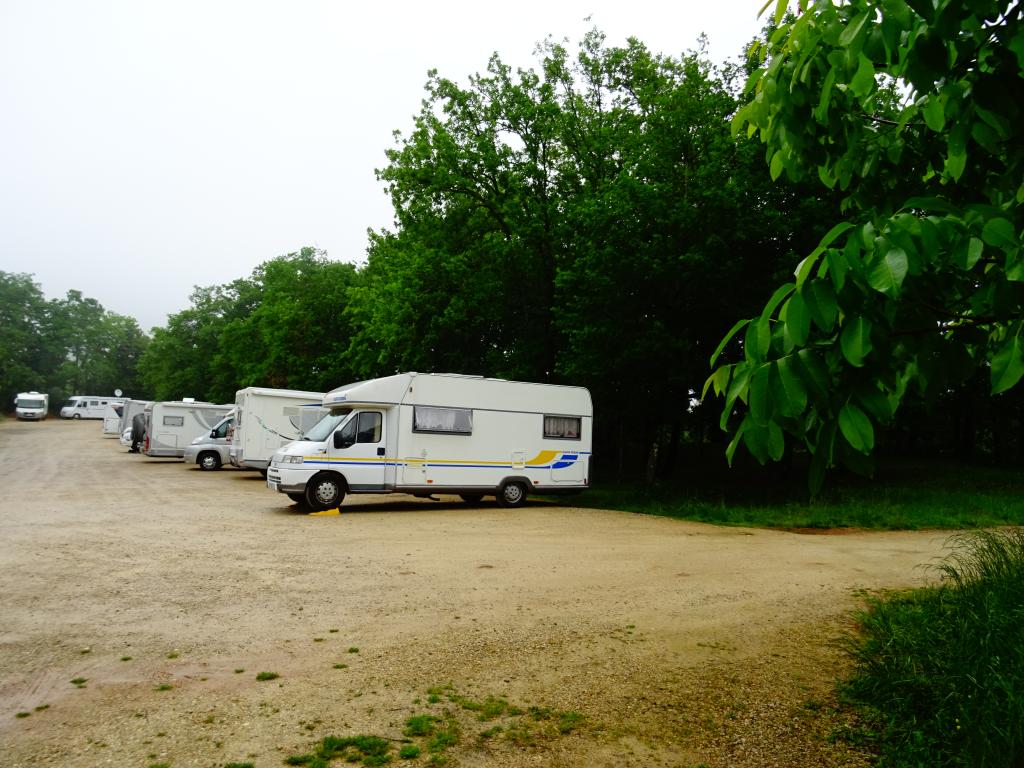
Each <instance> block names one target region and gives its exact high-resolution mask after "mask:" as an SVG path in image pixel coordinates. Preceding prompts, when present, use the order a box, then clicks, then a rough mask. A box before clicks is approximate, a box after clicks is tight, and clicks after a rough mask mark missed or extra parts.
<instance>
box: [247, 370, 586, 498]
mask: <svg viewBox="0 0 1024 768" xmlns="http://www.w3.org/2000/svg"><path fill="white" fill-rule="evenodd" d="M323 404H324V407H325V408H328V409H329V410H330V413H329V414H328V415H327V416H325V417H324V419H323V420H322V421H321V422H320V423H319V424H317V425H316V426H315V427H313V429H311V430H310V431H309V432H307V433H306V436H305V438H304V439H303V440H301V441H297V442H294V443H291V444H289V445H287V446H285V447H284V448H283V449H282V450H281V451H280V452H279V453H277V454H275V455H274V457H273V461H272V462H271V465H270V470H269V472H268V474H267V485H268V487H270V488H271V489H273V490H275V491H279V492H281V493H285V494H287V495H288V497H289V498H290V499H292V500H293V501H297V502H300V503H304V504H306V505H307V506H308V507H310V508H312V509H315V510H324V509H333V508H334V507H337V506H338V505H339V504H340V503H341V501H342V499H343V498H344V496H345V494H346V493H390V492H398V493H411V494H414V495H417V496H425V495H430V494H431V493H455V494H458V495H460V496H461V497H462V498H463V499H465V500H466V501H470V502H475V501H479V500H480V499H481V498H482V497H483V496H484V495H489V494H494V495H495V496H497V500H498V503H499V504H500V505H502V506H505V507H518V506H520V505H522V504H523V503H524V502H525V501H526V497H527V494H529V493H534V492H536V493H545V494H549V493H559V492H566V491H573V490H581V489H583V488H586V487H587V485H588V482H589V478H590V455H591V428H592V421H593V406H592V404H591V401H590V392H588V391H587V390H586V389H584V388H582V387H564V386H555V385H550V384H530V383H526V382H519V381H504V380H502V379H485V378H481V377H477V376H459V375H456V374H417V373H402V374H398V375H395V376H387V377H385V378H381V379H372V380H370V381H363V382H358V383H355V384H349V385H346V386H344V387H339V388H338V389H335V390H332V391H330V392H328V393H327V394H326V395H324V400H323Z"/></svg>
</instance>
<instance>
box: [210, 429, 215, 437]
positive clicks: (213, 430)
mask: <svg viewBox="0 0 1024 768" xmlns="http://www.w3.org/2000/svg"><path fill="white" fill-rule="evenodd" d="M216 436H217V430H216V429H211V430H210V437H216Z"/></svg>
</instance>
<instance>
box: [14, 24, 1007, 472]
mask: <svg viewBox="0 0 1024 768" xmlns="http://www.w3.org/2000/svg"><path fill="white" fill-rule="evenodd" d="M747 74H748V72H746V71H745V70H744V68H743V67H742V66H726V67H724V68H718V67H715V66H713V65H712V64H711V63H709V62H708V61H707V59H706V57H705V56H704V55H703V53H701V52H694V53H690V54H687V55H685V56H683V57H681V58H678V59H677V58H671V57H666V56H660V55H654V54H652V53H651V52H649V51H648V50H647V49H646V48H645V47H644V46H643V45H642V44H640V43H639V42H636V41H631V42H630V43H629V44H628V45H627V46H625V47H621V48H618V47H606V46H605V43H604V38H603V36H602V35H601V34H600V33H599V32H597V31H595V32H593V33H591V34H590V35H588V36H587V37H586V38H585V40H584V41H583V42H582V43H581V45H580V48H579V50H578V52H577V53H576V54H575V55H574V56H570V55H569V53H568V52H567V51H566V49H565V48H564V47H562V46H561V45H559V44H556V43H553V42H551V41H548V42H547V43H546V44H545V45H543V46H542V48H541V50H540V53H539V61H538V67H537V69H531V70H527V71H523V70H518V71H513V70H512V69H511V68H510V67H508V66H507V65H505V64H504V63H503V62H502V61H501V60H500V59H499V58H498V57H497V56H495V57H493V58H492V59H491V61H490V62H489V64H488V67H487V71H486V73H484V74H479V75H476V76H474V77H471V78H469V81H468V85H466V86H462V85H459V84H457V83H456V82H454V81H451V80H448V79H445V78H443V77H440V76H438V75H437V74H436V73H432V74H431V76H430V78H429V81H428V83H427V86H426V97H425V100H424V103H423V108H422V111H421V113H420V114H419V116H418V117H417V118H416V120H415V124H414V126H413V128H412V130H411V131H410V132H409V133H408V134H397V135H396V136H397V139H396V144H395V146H394V148H392V149H391V150H389V151H388V154H387V157H388V164H387V165H386V166H385V167H384V168H383V169H381V170H379V171H378V178H379V180H380V181H381V182H383V183H384V184H385V185H386V189H387V191H388V192H389V194H390V195H391V198H392V201H393V204H394V211H395V225H394V227H393V229H390V230H382V231H378V232H371V233H370V238H371V241H370V247H369V253H368V260H367V262H366V264H365V266H363V267H361V268H359V269H357V268H356V267H354V266H352V265H351V264H346V263H341V262H337V261H331V260H329V259H328V258H327V254H325V253H324V252H322V251H318V250H315V249H312V248H303V249H302V250H300V251H298V252H296V253H290V254H288V255H285V256H281V257H279V258H276V259H273V260H270V261H268V262H266V263H264V264H262V265H261V266H260V267H258V268H257V269H256V270H255V271H254V272H253V273H252V275H250V276H249V277H246V278H241V279H238V280H235V281H234V282H231V283H228V284H226V285H219V286H211V287H203V288H197V289H196V290H195V292H194V293H193V295H192V297H191V306H189V307H188V308H187V309H185V310H183V311H181V312H179V313H177V314H175V315H172V316H171V317H170V318H169V320H168V323H167V326H166V327H165V328H157V329H154V333H153V338H152V340H150V341H149V343H148V345H147V344H146V343H145V342H146V339H145V337H143V336H142V334H141V333H138V328H137V326H135V324H134V322H131V321H127V320H126V319H125V318H117V316H110V315H106V314H105V313H103V312H102V309H100V308H99V307H98V305H97V309H98V311H99V312H100V316H103V317H107V318H108V320H107V321H106V322H107V324H111V323H113V324H114V325H116V324H117V323H116V322H114V321H115V320H116V321H117V322H121V323H129V324H130V325H131V327H132V328H134V335H132V336H131V338H132V345H133V346H131V350H132V351H131V354H129V355H127V356H124V360H125V361H126V365H130V366H133V367H131V369H130V371H129V370H128V369H126V368H117V367H116V365H114V364H112V366H113V368H114V370H116V372H117V374H119V375H121V376H122V378H121V379H120V380H118V382H117V384H118V386H120V387H121V388H123V389H126V391H128V390H131V391H134V392H139V393H144V394H146V395H147V396H151V397H154V398H156V399H177V398H180V397H182V396H194V397H197V398H204V399H208V400H212V401H216V402H227V401H232V400H233V399H234V393H235V391H236V390H237V389H239V388H240V387H245V386H253V385H262V386H270V387H285V388H297V389H311V390H318V391H325V390H328V389H331V388H333V387H336V386H339V385H340V384H343V383H347V382H350V381H356V380H361V379H367V378H372V377H376V376H381V375H387V374H390V373H394V372H396V371H403V370H415V371H421V372H431V371H438V372H458V373H466V374H480V375H487V376H495V377H502V378H513V379H520V380H528V381H544V382H562V383H572V384H577V385H583V386H586V387H588V388H589V389H590V391H591V392H592V394H593V397H594V405H595V411H596V414H597V417H596V419H595V425H596V429H597V434H596V435H595V437H596V440H595V443H596V445H595V455H596V457H597V459H596V461H595V466H596V467H597V471H599V472H600V474H601V475H603V476H604V477H612V476H615V477H622V478H625V477H647V478H648V479H651V478H653V477H655V476H658V475H661V476H665V477H668V476H673V475H675V474H676V472H677V470H678V469H679V468H680V467H685V466H687V465H689V464H690V463H691V462H693V461H694V457H695V456H697V455H703V456H705V457H708V459H709V460H710V461H712V462H713V463H715V464H717V465H721V464H723V463H724V460H723V459H722V451H721V442H722V438H723V435H722V433H721V432H720V430H719V428H718V419H719V410H720V405H719V404H711V405H709V406H708V407H701V406H700V405H699V404H698V402H697V398H698V397H699V395H700V392H701V389H702V387H703V384H704V381H705V380H706V378H707V376H708V374H709V357H710V355H711V353H712V351H713V350H714V349H715V347H716V345H717V343H718V342H719V340H720V339H721V338H722V336H723V335H724V333H725V332H726V331H727V330H728V329H729V327H730V326H732V325H733V323H734V322H735V321H736V319H737V318H741V317H749V316H751V315H752V314H757V313H759V312H760V308H761V307H762V306H763V305H764V302H765V300H766V298H767V296H768V295H769V294H770V293H771V291H772V289H773V287H774V286H776V285H778V284H779V283H780V282H782V281H784V280H785V279H786V278H787V276H789V275H791V274H792V270H793V268H794V266H795V264H796V263H797V262H798V261H799V260H800V258H801V257H802V256H803V255H806V254H807V253H808V252H809V251H811V250H812V249H813V248H814V246H815V245H816V244H817V242H818V241H819V240H820V238H821V237H822V235H823V234H824V231H823V227H824V226H825V225H826V224H827V223H828V222H830V221H832V220H834V219H835V212H836V208H837V199H838V198H836V197H829V196H828V194H829V193H827V192H826V193H825V195H823V194H822V189H823V188H822V187H819V186H814V187H811V186H806V187H804V186H800V185H797V184H792V183H788V182H785V181H784V180H782V179H780V180H779V181H777V182H772V181H771V179H770V177H769V173H768V168H767V166H766V163H765V157H764V149H763V146H762V145H761V144H760V143H759V142H757V141H756V140H754V139H749V138H747V137H746V136H745V135H740V136H733V135H732V132H731V130H730V120H731V118H732V117H733V115H734V114H735V112H736V110H737V108H738V106H739V104H740V101H739V99H740V92H741V89H742V84H743V81H744V79H745V78H746V76H747ZM339 215H341V214H340V213H339ZM8 277H10V276H8ZM21 277H22V278H23V277H24V276H21ZM70 299H71V297H70V295H69V302H70ZM77 301H78V303H79V304H83V303H87V302H88V301H89V300H84V302H83V300H81V298H80V297H77ZM93 304H95V302H93ZM6 305H7V303H6V302H5V306H6ZM75 325H76V327H77V328H79V329H80V330H81V329H84V328H86V327H87V325H88V324H87V323H76V324H75ZM62 349H63V351H61V350H56V348H55V353H54V354H56V357H51V358H48V359H49V363H47V365H49V366H50V367H49V368H45V367H44V368H39V367H35V368H33V370H44V369H45V370H53V371H57V370H62V371H64V373H63V374H62V376H63V378H62V379H60V381H61V384H62V385H63V384H65V382H72V381H73V382H74V383H75V386H76V387H78V388H79V389H89V388H90V387H91V388H94V389H97V391H107V390H109V388H110V387H109V386H105V387H104V388H103V389H102V390H100V389H99V387H100V382H101V381H102V382H104V383H106V382H107V381H113V379H109V380H108V379H102V380H101V379H100V378H87V377H86V374H85V373H84V371H85V370H89V371H91V370H92V369H91V368H90V367H89V366H90V365H91V364H93V362H94V361H93V360H92V358H91V357H90V355H91V351H90V352H89V353H88V354H86V353H84V352H83V349H84V347H78V348H76V350H75V351H74V352H73V353H72V352H69V351H68V350H69V347H67V346H65V347H63V348H62ZM96 349H99V347H96ZM90 350H92V348H91V347H90ZM110 354H114V353H113V352H111V353H110ZM61 355H63V357H62V356H61ZM117 359H118V360H120V359H121V358H117ZM136 361H137V363H138V365H137V368H135V367H134V365H135V363H136ZM118 364H120V363H118ZM29 367H30V368H32V366H29ZM74 371H79V372H81V373H82V375H81V377H80V378H77V379H73V380H72V379H69V378H68V376H69V375H70V373H72V372H74ZM136 373H137V375H138V379H135V378H134V376H135V374H136ZM55 375H56V374H55ZM90 375H91V374H90ZM97 375H98V374H97ZM112 375H114V372H113V371H112ZM4 376H5V378H4V385H5V387H7V388H8V389H10V387H12V386H13V387H15V388H17V387H20V386H23V384H22V383H21V382H27V381H28V379H26V378H25V377H21V378H18V377H12V376H8V374H7V372H6V369H5V372H4ZM115 378H116V376H115ZM15 381H17V382H18V383H17V384H16V386H15ZM138 383H141V386H136V385H137V384H138ZM947 399H948V401H949V403H950V405H951V408H950V409H948V410H947V411H946V413H947V414H950V415H951V416H950V417H947V416H940V417H939V418H933V417H928V418H927V419H926V418H924V417H922V416H921V415H920V414H917V413H913V412H911V413H908V414H907V418H906V419H905V420H904V421H903V422H901V423H900V424H898V425H897V427H896V429H895V431H894V433H893V438H892V439H893V441H896V442H898V443H899V445H900V447H901V448H902V447H904V446H906V445H910V444H912V443H916V444H917V446H918V447H921V446H922V445H926V446H927V447H928V448H931V447H934V446H948V445H957V446H961V447H963V446H974V447H977V448H991V447H995V446H996V445H997V444H1000V445H1001V444H1003V442H1004V441H1009V442H1008V443H1006V444H1007V445H1010V444H1012V446H1013V447H1014V449H1015V450H1016V449H1017V448H1019V446H1020V445H1021V435H1019V434H1016V433H1015V432H1014V430H1016V431H1017V432H1019V431H1020V428H1019V427H1015V426H1013V425H1015V424H1019V423H1020V421H1019V418H1018V417H1019V412H1020V404H1019V403H1017V402H1016V400H1015V401H1014V402H1013V403H1009V402H1005V403H999V402H995V403H993V402H992V401H989V400H986V399H984V398H983V396H982V395H981V394H980V393H974V392H973V391H968V390H965V391H964V392H951V393H948V396H947ZM961 401H965V402H967V403H969V404H970V406H969V407H964V403H963V402H961ZM952 416H955V419H954V418H952ZM967 432H970V433H971V439H970V440H965V439H963V435H964V434H965V433H967ZM1010 433H1013V434H1010ZM954 436H955V438H956V439H955V440H954ZM702 463H703V462H702Z"/></svg>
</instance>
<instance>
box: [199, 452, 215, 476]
mask: <svg viewBox="0 0 1024 768" xmlns="http://www.w3.org/2000/svg"><path fill="white" fill-rule="evenodd" d="M197 463H198V464H199V468H200V469H202V470H205V471H207V472H210V471H212V470H214V469H220V456H218V455H217V454H216V453H214V452H213V451H204V452H203V453H201V454H199V461H198V462H197Z"/></svg>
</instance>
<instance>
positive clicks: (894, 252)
mask: <svg viewBox="0 0 1024 768" xmlns="http://www.w3.org/2000/svg"><path fill="white" fill-rule="evenodd" d="M907 269H908V262H907V252H906V251H904V250H903V249H902V248H897V247H892V248H890V249H889V251H888V253H886V254H885V257H884V258H882V259H879V260H878V261H877V262H876V263H875V265H874V266H873V267H872V268H871V271H870V272H869V273H868V284H869V285H870V286H871V287H872V288H874V289H875V290H876V291H878V292H879V293H884V294H886V295H887V296H891V297H893V298H895V297H896V295H897V294H898V293H899V290H900V286H902V285H903V278H905V277H906V276H907Z"/></svg>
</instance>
